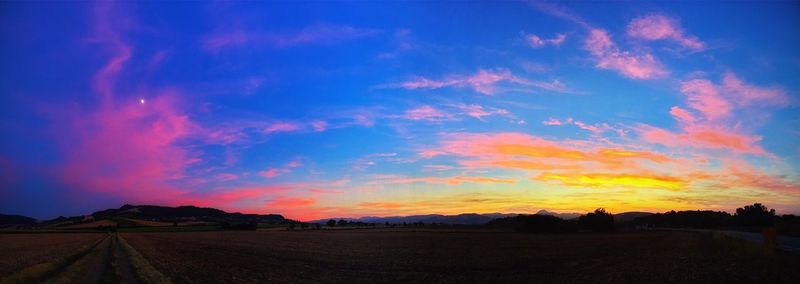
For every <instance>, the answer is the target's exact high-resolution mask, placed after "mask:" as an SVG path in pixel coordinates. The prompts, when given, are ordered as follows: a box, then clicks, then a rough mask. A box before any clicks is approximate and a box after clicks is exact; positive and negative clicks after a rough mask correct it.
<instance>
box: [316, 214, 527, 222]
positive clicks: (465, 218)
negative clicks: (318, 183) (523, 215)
mask: <svg viewBox="0 0 800 284" xmlns="http://www.w3.org/2000/svg"><path fill="white" fill-rule="evenodd" d="M516 215H518V214H504V213H488V214H477V213H464V214H458V215H442V214H428V215H410V216H388V217H376V216H366V217H360V218H329V219H320V220H314V221H311V223H325V222H327V221H328V220H331V219H333V220H347V221H354V222H364V223H390V224H401V223H418V222H422V223H425V224H432V223H437V224H448V225H483V224H486V223H488V222H489V221H491V220H494V219H497V218H503V217H509V216H516Z"/></svg>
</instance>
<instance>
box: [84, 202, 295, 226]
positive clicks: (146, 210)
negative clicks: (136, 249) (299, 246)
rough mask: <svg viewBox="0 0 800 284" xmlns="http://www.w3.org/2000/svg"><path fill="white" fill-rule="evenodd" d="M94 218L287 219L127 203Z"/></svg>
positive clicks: (155, 219)
mask: <svg viewBox="0 0 800 284" xmlns="http://www.w3.org/2000/svg"><path fill="white" fill-rule="evenodd" d="M91 216H92V217H93V218H94V219H98V220H103V219H112V218H115V217H126V218H134V219H144V220H154V221H172V220H209V221H250V222H259V223H281V222H285V221H287V219H285V218H283V216H281V215H278V214H266V215H260V214H242V213H228V212H225V211H222V210H219V209H216V208H204V207H197V206H178V207H168V206H155V205H130V204H125V205H123V206H122V207H120V208H119V209H106V210H103V211H97V212H94V213H92V214H91Z"/></svg>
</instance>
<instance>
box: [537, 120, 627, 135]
mask: <svg viewBox="0 0 800 284" xmlns="http://www.w3.org/2000/svg"><path fill="white" fill-rule="evenodd" d="M542 124H544V125H547V126H561V125H575V126H577V127H578V128H580V129H583V130H586V131H589V132H591V133H592V134H594V135H600V134H603V133H605V132H613V133H617V134H618V135H619V136H625V131H624V130H623V129H621V128H617V127H613V126H611V125H609V124H608V123H595V124H588V123H585V122H582V121H578V120H574V119H572V118H571V117H570V118H567V119H565V120H558V119H555V118H552V117H551V118H549V119H548V120H545V121H543V122H542Z"/></svg>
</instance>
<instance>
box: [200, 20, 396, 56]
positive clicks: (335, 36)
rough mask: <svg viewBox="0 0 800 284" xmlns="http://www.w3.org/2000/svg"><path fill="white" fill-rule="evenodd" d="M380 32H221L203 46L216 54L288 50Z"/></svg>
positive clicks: (327, 27)
mask: <svg viewBox="0 0 800 284" xmlns="http://www.w3.org/2000/svg"><path fill="white" fill-rule="evenodd" d="M381 32H382V31H381V30H378V29H365V28H356V27H352V26H343V25H331V24H318V25H314V26H309V27H306V28H304V29H302V30H300V31H297V32H294V33H278V32H249V31H244V30H234V31H227V32H221V33H217V34H213V35H210V36H208V37H206V38H205V39H203V41H202V43H201V44H202V46H203V48H204V49H206V50H208V51H214V52H216V51H220V50H222V49H226V48H232V47H237V46H242V45H248V44H252V45H267V46H272V47H276V48H285V47H292V46H298V45H305V44H331V43H336V42H342V41H348V40H354V39H358V38H363V37H368V36H373V35H376V34H379V33H381Z"/></svg>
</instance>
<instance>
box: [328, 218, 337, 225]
mask: <svg viewBox="0 0 800 284" xmlns="http://www.w3.org/2000/svg"><path fill="white" fill-rule="evenodd" d="M326 224H327V225H328V227H333V226H336V220H333V219H330V220H328V223H326Z"/></svg>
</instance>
